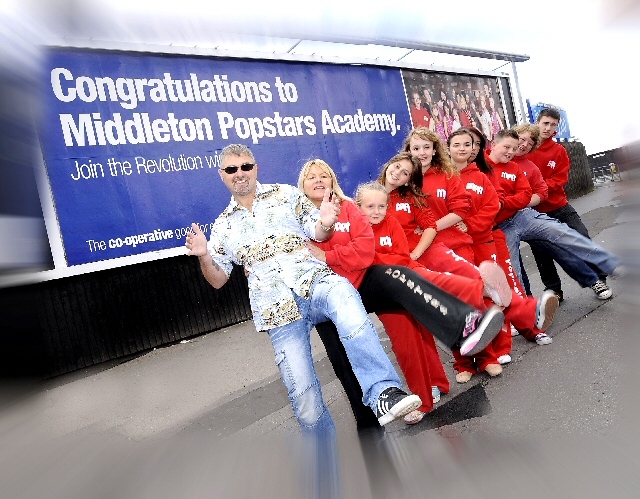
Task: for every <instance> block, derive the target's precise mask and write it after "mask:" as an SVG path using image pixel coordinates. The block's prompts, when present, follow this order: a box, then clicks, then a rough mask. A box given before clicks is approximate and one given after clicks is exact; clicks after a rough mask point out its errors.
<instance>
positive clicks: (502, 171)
mask: <svg viewBox="0 0 640 499" xmlns="http://www.w3.org/2000/svg"><path fill="white" fill-rule="evenodd" d="M489 154H490V153H489V152H485V159H486V160H487V164H489V165H491V166H492V167H493V173H494V174H493V175H492V176H491V177H488V178H489V179H490V180H491V181H492V182H494V186H495V187H496V190H497V191H499V190H500V189H501V190H502V191H504V192H503V194H502V196H503V197H502V199H501V200H500V202H501V203H502V208H500V211H499V212H498V215H497V216H496V222H495V223H496V224H499V223H500V222H503V221H504V220H507V219H508V218H511V217H512V216H513V215H515V213H516V212H517V211H518V210H521V209H522V208H525V207H526V206H528V205H529V203H530V202H531V186H530V185H529V181H528V180H527V177H525V175H524V173H522V170H521V169H520V167H519V166H518V165H517V164H516V163H514V162H513V161H509V162H508V163H494V162H493V161H491V158H489Z"/></svg>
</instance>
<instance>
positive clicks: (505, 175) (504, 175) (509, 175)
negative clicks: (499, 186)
mask: <svg viewBox="0 0 640 499" xmlns="http://www.w3.org/2000/svg"><path fill="white" fill-rule="evenodd" d="M501 177H502V178H506V179H507V180H511V181H512V182H515V181H516V174H515V173H507V172H502V175H501Z"/></svg>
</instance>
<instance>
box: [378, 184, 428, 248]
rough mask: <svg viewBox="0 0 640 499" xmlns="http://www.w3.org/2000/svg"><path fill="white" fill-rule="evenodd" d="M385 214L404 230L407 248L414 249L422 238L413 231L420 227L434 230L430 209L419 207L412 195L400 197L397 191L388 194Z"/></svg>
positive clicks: (425, 206)
mask: <svg viewBox="0 0 640 499" xmlns="http://www.w3.org/2000/svg"><path fill="white" fill-rule="evenodd" d="M387 213H388V214H390V215H393V216H394V217H395V218H396V220H397V221H398V222H400V225H401V226H402V228H403V229H404V234H405V236H406V238H407V241H408V243H409V246H410V247H411V248H415V247H416V245H417V244H418V243H419V242H420V238H421V237H422V236H421V235H419V234H416V233H415V232H414V231H415V230H416V229H417V228H418V227H420V228H421V229H422V230H427V229H429V228H431V229H435V228H436V222H435V219H434V218H433V213H432V212H431V209H429V207H428V206H427V205H426V204H425V205H423V206H422V207H419V206H418V205H417V204H416V200H415V198H414V197H413V196H412V195H409V196H407V197H406V198H404V197H401V196H400V194H398V191H397V190H395V191H391V193H389V208H388V209H387Z"/></svg>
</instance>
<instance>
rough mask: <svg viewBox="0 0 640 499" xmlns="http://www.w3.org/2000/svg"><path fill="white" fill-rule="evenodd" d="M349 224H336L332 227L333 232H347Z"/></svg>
mask: <svg viewBox="0 0 640 499" xmlns="http://www.w3.org/2000/svg"><path fill="white" fill-rule="evenodd" d="M350 227H351V222H336V224H335V225H334V226H333V231H334V232H349V229H350Z"/></svg>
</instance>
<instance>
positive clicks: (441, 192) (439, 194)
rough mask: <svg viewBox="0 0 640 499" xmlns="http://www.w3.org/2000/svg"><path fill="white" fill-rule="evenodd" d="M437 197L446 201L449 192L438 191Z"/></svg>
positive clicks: (444, 190)
mask: <svg viewBox="0 0 640 499" xmlns="http://www.w3.org/2000/svg"><path fill="white" fill-rule="evenodd" d="M436 197H437V198H444V199H446V197H447V190H446V189H436Z"/></svg>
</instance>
